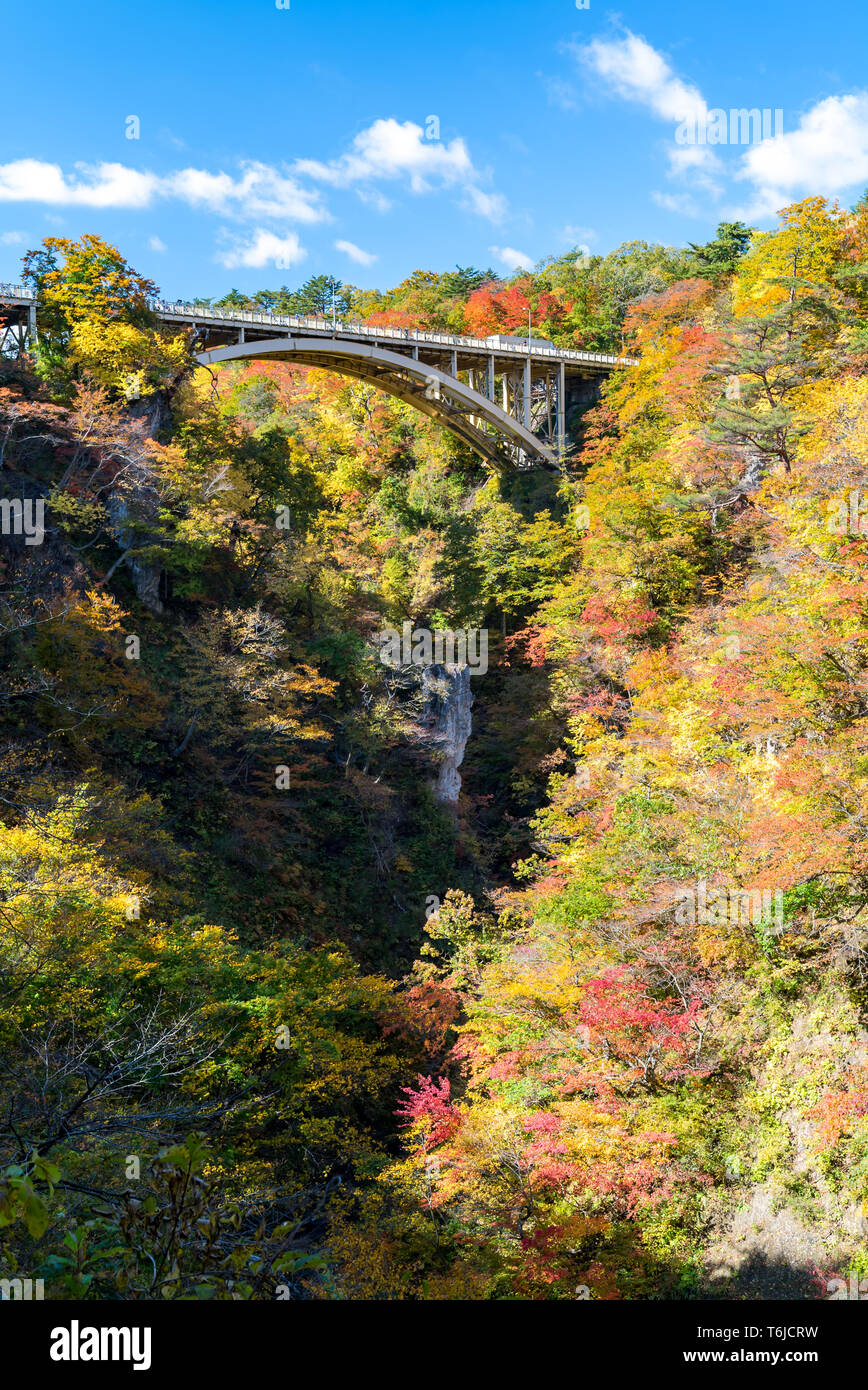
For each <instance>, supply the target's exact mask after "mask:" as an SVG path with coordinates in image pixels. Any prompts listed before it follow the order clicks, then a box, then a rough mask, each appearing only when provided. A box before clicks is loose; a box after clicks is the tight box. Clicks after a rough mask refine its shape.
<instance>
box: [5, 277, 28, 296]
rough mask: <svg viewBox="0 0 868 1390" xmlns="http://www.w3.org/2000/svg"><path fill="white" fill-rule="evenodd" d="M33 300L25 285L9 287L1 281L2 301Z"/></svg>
mask: <svg viewBox="0 0 868 1390" xmlns="http://www.w3.org/2000/svg"><path fill="white" fill-rule="evenodd" d="M4 298H5V299H33V295H32V294H31V292H30V290H28V289H27V288H25V286H24V285H9V284H6V283H5V282H4V281H0V299H4Z"/></svg>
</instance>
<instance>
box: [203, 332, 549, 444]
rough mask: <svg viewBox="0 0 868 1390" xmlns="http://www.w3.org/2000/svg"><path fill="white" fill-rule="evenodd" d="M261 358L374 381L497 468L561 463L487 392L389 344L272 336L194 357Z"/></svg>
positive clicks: (208, 362) (206, 361)
mask: <svg viewBox="0 0 868 1390" xmlns="http://www.w3.org/2000/svg"><path fill="white" fill-rule="evenodd" d="M258 359H261V360H263V361H273V360H275V359H277V360H281V361H284V362H295V363H297V364H298V365H300V366H306V367H320V368H322V369H323V370H325V371H332V372H336V373H338V374H340V375H341V376H351V377H355V378H356V379H357V380H359V381H367V382H370V384H371V385H372V386H376V387H378V388H379V390H381V391H386V392H387V393H388V394H389V395H391V396H396V397H397V398H398V399H399V400H402V401H405V402H406V403H407V404H408V405H412V406H414V407H415V408H416V409H417V410H420V411H421V412H422V413H423V414H424V415H428V416H430V417H431V419H433V420H437V421H438V422H439V423H440V424H441V425H443V426H444V427H445V428H446V429H448V430H451V431H452V433H453V434H456V435H458V436H459V438H461V439H463V440H465V442H466V443H467V444H469V445H470V447H471V448H472V449H475V451H476V452H477V453H478V454H479V455H481V457H482V458H483V459H485V461H486V462H487V463H489V464H491V465H492V467H494V468H496V469H508V468H517V467H519V468H520V467H544V468H550V469H557V468H558V466H559V465H558V460H557V458H556V456H555V454H554V453H553V452H552V451H551V450H550V449H548V448H547V447H546V446H545V444H543V442H542V441H541V440H540V439H538V438H537V436H536V435H535V434H534V433H533V432H532V431H531V430H529V429H528V428H527V427H526V426H525V425H523V424H522V423H521V422H520V421H519V420H516V419H515V418H514V417H513V416H512V415H509V414H507V412H506V411H505V410H501V409H500V407H499V406H498V405H496V404H495V403H494V401H491V400H489V399H488V397H487V396H483V395H480V393H479V392H478V391H474V390H472V389H471V387H469V386H468V385H467V384H466V383H465V382H463V381H459V380H458V379H457V377H454V376H451V375H449V374H448V373H447V372H444V371H442V370H441V369H440V368H439V367H435V366H432V365H430V364H429V363H427V362H420V361H418V360H417V359H416V358H414V357H405V356H404V355H403V354H402V353H399V352H390V351H389V350H388V349H387V348H381V347H373V346H371V345H370V344H368V343H357V342H348V341H346V340H344V339H340V338H291V339H287V338H270V339H266V340H265V341H264V342H251V343H230V344H228V345H227V346H226V347H218V348H212V349H211V351H210V352H200V353H199V354H198V355H197V357H196V361H197V362H198V363H199V365H200V366H203V367H210V366H214V365H216V364H217V363H219V362H234V361H243V360H249V361H256V360H258ZM486 426H487V427H488V428H486Z"/></svg>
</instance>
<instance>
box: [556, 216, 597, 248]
mask: <svg viewBox="0 0 868 1390" xmlns="http://www.w3.org/2000/svg"><path fill="white" fill-rule="evenodd" d="M558 239H559V240H560V241H563V242H565V243H566V245H567V246H578V245H580V244H581V245H582V246H584V245H585V243H586V242H589V241H596V240H597V233H596V231H595V230H594V228H593V227H574V226H573V224H572V223H571V222H568V223H567V225H566V226H565V227H562V228H561V230H560V231H559V232H558Z"/></svg>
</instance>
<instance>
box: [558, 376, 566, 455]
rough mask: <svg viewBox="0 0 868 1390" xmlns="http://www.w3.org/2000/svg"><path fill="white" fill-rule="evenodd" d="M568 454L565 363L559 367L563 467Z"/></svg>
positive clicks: (559, 426)
mask: <svg viewBox="0 0 868 1390" xmlns="http://www.w3.org/2000/svg"><path fill="white" fill-rule="evenodd" d="M566 452H567V371H566V367H565V366H564V364H563V362H561V363H560V365H559V367H558V459H559V460H560V464H561V467H563V465H564V459H565V457H566Z"/></svg>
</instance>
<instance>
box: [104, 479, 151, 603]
mask: <svg viewBox="0 0 868 1390" xmlns="http://www.w3.org/2000/svg"><path fill="white" fill-rule="evenodd" d="M144 492H150V490H149V489H143V490H142V493H140V494H139V497H138V499H137V500H138V501H139V502H140V503H141V502H142V501H143V495H142V494H143V493H144ZM147 500H148V501H152V502H156V494H154V495H153V497H149V498H147ZM106 510H107V512H108V514H109V523H110V528H111V533H112V536H113V537H114V539H115V541H116V542H117V544H118V545H119V546H120V547H121V549H122V550H124V551H129V550H130V549H131V548H132V547H134V546H136V545H137V544H138V545H142V544H143V543H145V539H146V538H145V537H144V536H143V535H142V531H141V524H140V523H139V525H138V526H137V518H136V517H134V516H133V515H132V514H131V511H130V507H129V504H128V502H127V499H126V497H124V496H122V495H121V494H120V493H117V492H116V493H113V494H112V495H111V496H110V497H109V498H108V500H107V502H106ZM124 564H125V565H126V566H127V569H128V570H129V571H130V574H131V575H132V579H133V584H134V586H135V590H136V595H137V596H138V598H139V599H140V600H141V602H142V603H143V604H145V606H146V607H147V608H150V609H151V612H153V613H162V611H163V605H162V603H161V602H160V575H161V571H160V569H159V567H158V566H157V565H148V564H145V563H144V562H143V561H141V560H138V559H136V558H135V556H133V555H129V554H126V555H125V556H124Z"/></svg>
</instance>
